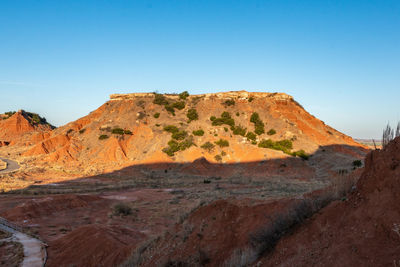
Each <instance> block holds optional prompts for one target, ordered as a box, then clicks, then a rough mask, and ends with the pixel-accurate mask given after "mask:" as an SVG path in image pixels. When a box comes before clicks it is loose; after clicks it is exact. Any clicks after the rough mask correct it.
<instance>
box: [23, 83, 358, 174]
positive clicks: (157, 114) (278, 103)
mask: <svg viewBox="0 0 400 267" xmlns="http://www.w3.org/2000/svg"><path fill="white" fill-rule="evenodd" d="M166 126H170V127H169V128H168V127H167V128H165V127H166ZM171 126H175V128H174V127H171ZM42 139H43V140H42ZM220 139H223V142H220V143H219V145H220V146H219V145H217V144H216V142H217V141H218V140H220ZM268 139H271V140H272V141H266V140H268ZM171 140H173V141H172V142H170V141H171ZM283 140H285V141H283ZM31 141H32V143H36V144H35V145H34V146H31V147H28V148H27V147H24V148H21V150H20V151H18V152H19V153H22V155H23V156H24V157H25V158H26V159H30V160H34V161H35V162H36V164H41V162H47V163H48V164H52V165H60V166H63V167H64V168H65V165H66V163H68V166H70V167H71V168H74V169H75V170H76V169H77V168H78V169H79V170H80V171H81V172H84V173H96V172H102V171H110V170H115V169H117V168H121V167H123V166H127V165H131V164H139V163H154V162H191V161H193V160H195V159H198V158H200V157H205V158H206V159H207V160H209V161H212V162H216V161H220V162H245V161H261V160H266V159H272V158H280V157H287V156H288V154H290V153H293V152H295V151H299V150H304V151H305V152H306V153H313V152H315V151H316V150H317V149H318V148H319V147H320V146H328V145H343V146H345V145H347V146H354V147H360V145H359V144H358V143H356V142H354V141H353V140H352V139H351V138H350V137H348V136H346V135H344V134H342V133H340V132H338V131H336V130H334V129H333V128H331V127H329V126H327V125H325V124H324V123H323V122H322V121H320V120H318V119H317V118H315V117H313V116H312V115H310V114H309V113H308V112H307V111H305V110H304V109H303V108H302V107H301V106H300V105H299V104H298V103H297V102H296V101H294V100H293V98H292V97H291V96H288V95H286V94H282V93H248V92H245V91H241V92H226V93H217V94H205V95H194V96H187V95H183V94H181V95H157V94H153V93H148V94H127V95H112V96H111V100H110V101H108V102H107V103H105V104H104V105H103V106H101V107H100V108H98V109H97V110H95V111H94V112H92V113H90V114H89V115H88V116H85V117H83V118H81V119H79V120H77V121H75V122H71V123H69V124H67V125H65V126H63V127H60V128H58V129H56V130H54V131H52V132H51V134H49V135H48V136H44V135H40V136H39V135H36V136H34V137H33V138H32V140H31ZM224 141H227V142H224ZM278 141H281V142H280V143H279V142H278ZM207 142H209V143H207ZM204 144H207V145H208V146H207V145H206V146H203V145H204ZM260 146H261V147H260ZM271 148H274V149H271ZM282 151H284V152H286V153H283V152H282ZM298 155H302V156H305V155H304V153H302V152H300V153H298Z"/></svg>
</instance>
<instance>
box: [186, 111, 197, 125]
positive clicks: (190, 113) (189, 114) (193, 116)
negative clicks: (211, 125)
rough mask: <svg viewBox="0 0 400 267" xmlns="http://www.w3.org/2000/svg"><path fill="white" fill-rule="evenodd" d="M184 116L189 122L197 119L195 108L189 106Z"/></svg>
mask: <svg viewBox="0 0 400 267" xmlns="http://www.w3.org/2000/svg"><path fill="white" fill-rule="evenodd" d="M186 117H187V118H188V119H189V121H188V122H189V123H190V122H191V121H194V120H198V119H199V114H197V110H196V109H194V108H191V109H189V110H188V112H187V114H186Z"/></svg>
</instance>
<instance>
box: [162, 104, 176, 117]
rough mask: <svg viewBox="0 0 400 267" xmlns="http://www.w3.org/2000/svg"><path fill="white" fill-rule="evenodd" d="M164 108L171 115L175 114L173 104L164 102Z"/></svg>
mask: <svg viewBox="0 0 400 267" xmlns="http://www.w3.org/2000/svg"><path fill="white" fill-rule="evenodd" d="M164 108H165V110H166V111H168V112H169V113H171V114H172V115H174V116H175V109H174V105H173V104H166V105H164Z"/></svg>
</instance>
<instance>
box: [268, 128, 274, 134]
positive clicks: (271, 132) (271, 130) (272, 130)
mask: <svg viewBox="0 0 400 267" xmlns="http://www.w3.org/2000/svg"><path fill="white" fill-rule="evenodd" d="M267 134H268V135H274V134H276V131H275V129H270V130H269V131H268V132H267Z"/></svg>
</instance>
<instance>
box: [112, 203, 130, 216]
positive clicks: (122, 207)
mask: <svg viewBox="0 0 400 267" xmlns="http://www.w3.org/2000/svg"><path fill="white" fill-rule="evenodd" d="M131 214H132V208H131V207H129V206H128V205H127V204H125V203H118V204H115V205H114V206H113V215H116V216H128V215H131Z"/></svg>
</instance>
